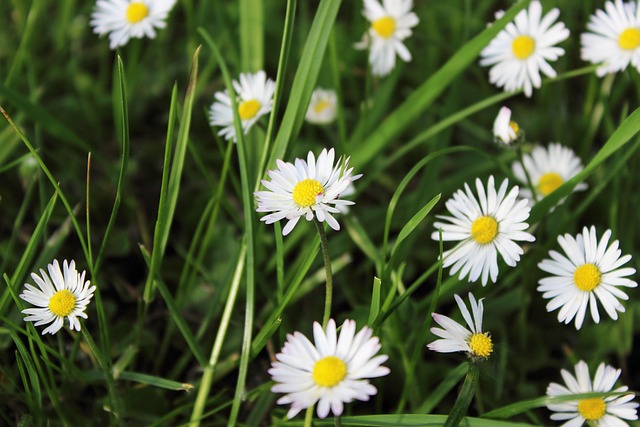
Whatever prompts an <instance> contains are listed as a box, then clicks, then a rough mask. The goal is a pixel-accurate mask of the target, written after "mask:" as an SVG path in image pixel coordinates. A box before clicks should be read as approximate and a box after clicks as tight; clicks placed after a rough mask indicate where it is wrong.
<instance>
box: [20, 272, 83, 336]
mask: <svg viewBox="0 0 640 427" xmlns="http://www.w3.org/2000/svg"><path fill="white" fill-rule="evenodd" d="M47 268H48V270H49V274H48V275H47V273H46V272H45V271H44V270H43V269H40V276H38V275H37V274H35V273H31V277H32V278H33V280H34V281H35V282H36V284H37V285H38V288H40V289H38V288H36V287H35V286H32V285H30V284H28V283H25V285H24V286H25V287H26V288H27V289H26V290H25V291H23V292H22V293H21V294H20V298H22V299H23V300H25V301H27V302H28V303H30V304H32V305H35V306H37V307H38V308H27V309H25V310H22V313H24V314H27V315H28V316H27V317H25V318H24V320H25V321H26V322H36V323H35V326H40V325H44V324H48V323H51V325H49V326H48V327H47V328H46V329H45V330H44V331H42V335H44V334H46V333H50V334H52V335H53V334H55V333H56V332H58V331H59V330H60V329H61V328H62V326H64V319H65V318H66V319H67V320H68V321H69V328H70V329H71V330H73V329H75V330H77V331H79V330H80V321H78V317H82V318H84V319H86V318H87V314H86V313H85V312H84V310H85V309H86V308H87V305H89V302H90V301H91V297H93V292H94V291H95V290H96V287H95V286H89V285H90V282H89V281H88V280H87V281H86V282H85V281H84V274H85V272H84V271H83V272H82V273H78V271H77V270H76V263H75V261H71V262H70V263H67V260H64V261H63V263H62V271H61V270H60V264H58V260H54V261H53V263H52V264H49V265H48V266H47Z"/></svg>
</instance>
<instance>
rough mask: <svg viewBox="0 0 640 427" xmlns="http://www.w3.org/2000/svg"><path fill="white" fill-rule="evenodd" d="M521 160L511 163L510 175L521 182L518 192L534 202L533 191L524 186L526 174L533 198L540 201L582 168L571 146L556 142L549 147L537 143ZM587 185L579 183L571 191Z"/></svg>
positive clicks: (584, 187) (581, 188) (580, 189)
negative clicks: (529, 181)
mask: <svg viewBox="0 0 640 427" xmlns="http://www.w3.org/2000/svg"><path fill="white" fill-rule="evenodd" d="M522 161H523V163H524V166H523V163H520V162H515V163H514V164H513V165H512V167H511V168H512V169H513V174H514V175H515V176H516V178H518V180H519V181H520V182H521V183H522V184H524V185H523V188H522V191H521V195H522V197H525V198H527V199H529V200H530V201H531V202H532V203H533V199H534V197H533V194H532V192H531V189H530V188H529V187H528V185H527V176H526V175H525V170H526V172H527V174H528V175H529V179H530V180H531V184H532V185H533V186H534V187H535V195H536V197H535V199H537V200H540V199H543V198H544V197H546V196H548V195H549V194H551V193H553V192H554V191H555V190H556V189H557V188H558V187H560V186H561V185H562V184H564V183H565V182H566V181H568V180H569V179H571V178H573V177H574V176H575V175H577V174H578V173H579V172H580V171H581V170H582V169H584V168H583V166H582V162H581V161H580V158H579V157H578V156H576V154H575V153H574V152H573V150H572V149H570V148H568V147H564V146H562V145H561V144H558V143H551V144H549V147H547V148H545V147H542V146H536V147H535V148H534V149H533V151H532V152H531V154H530V155H529V154H525V155H524V156H523V157H522ZM586 188H587V184H585V183H584V182H581V183H580V184H578V185H576V186H575V188H574V189H573V191H582V190H585V189H586Z"/></svg>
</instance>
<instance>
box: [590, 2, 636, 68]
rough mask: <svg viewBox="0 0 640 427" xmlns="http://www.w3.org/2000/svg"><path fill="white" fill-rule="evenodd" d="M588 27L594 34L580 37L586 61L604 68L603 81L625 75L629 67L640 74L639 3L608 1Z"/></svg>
mask: <svg viewBox="0 0 640 427" xmlns="http://www.w3.org/2000/svg"><path fill="white" fill-rule="evenodd" d="M604 8H605V10H597V11H596V13H595V15H591V19H590V20H589V23H588V24H587V28H588V29H589V30H590V31H591V32H590V33H584V34H582V35H581V36H580V43H581V45H582V49H581V50H580V53H581V57H582V59H583V60H584V61H590V62H592V63H594V64H601V65H600V67H598V68H597V69H596V74H597V75H598V76H599V77H602V76H604V75H605V74H608V73H616V72H618V71H624V70H625V69H626V68H627V67H628V66H629V64H631V65H632V66H634V67H636V69H637V70H638V72H640V7H638V3H637V2H635V1H632V2H626V3H623V2H622V0H616V2H615V3H614V2H611V1H608V2H606V3H605V5H604Z"/></svg>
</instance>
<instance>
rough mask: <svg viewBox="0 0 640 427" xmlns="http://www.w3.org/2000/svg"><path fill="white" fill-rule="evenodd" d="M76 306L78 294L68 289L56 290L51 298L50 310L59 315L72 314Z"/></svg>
mask: <svg viewBox="0 0 640 427" xmlns="http://www.w3.org/2000/svg"><path fill="white" fill-rule="evenodd" d="M74 308H76V296H75V295H73V293H72V292H71V291H69V290H67V289H63V290H61V291H58V292H56V293H55V294H53V296H52V297H51V299H49V310H51V312H52V313H53V314H55V315H56V316H58V317H65V316H68V315H70V314H71V312H72V311H73V309H74Z"/></svg>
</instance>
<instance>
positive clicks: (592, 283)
mask: <svg viewBox="0 0 640 427" xmlns="http://www.w3.org/2000/svg"><path fill="white" fill-rule="evenodd" d="M601 278H602V274H601V273H600V270H598V267H596V266H595V265H593V264H584V265H581V266H580V267H578V268H576V271H575V272H574V273H573V283H574V284H575V285H576V288H578V289H580V290H581V291H586V292H591V291H592V290H593V289H594V288H595V287H596V286H598V285H599V284H600V279H601Z"/></svg>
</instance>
